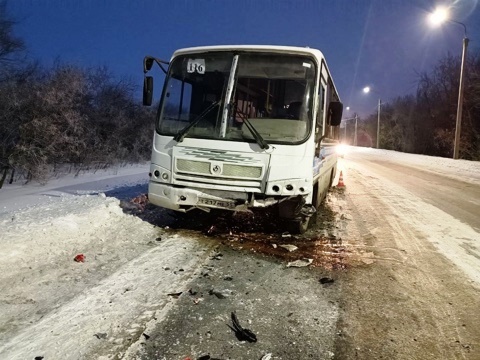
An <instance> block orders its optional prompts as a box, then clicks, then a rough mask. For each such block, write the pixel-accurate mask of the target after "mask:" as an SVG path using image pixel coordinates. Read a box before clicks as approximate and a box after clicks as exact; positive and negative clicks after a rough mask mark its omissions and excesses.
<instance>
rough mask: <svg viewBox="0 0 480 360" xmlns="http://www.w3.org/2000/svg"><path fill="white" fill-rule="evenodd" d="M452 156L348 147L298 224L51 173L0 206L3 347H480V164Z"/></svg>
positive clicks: (46, 353) (52, 353)
mask: <svg viewBox="0 0 480 360" xmlns="http://www.w3.org/2000/svg"><path fill="white" fill-rule="evenodd" d="M433 162H436V163H437V164H436V165H435V166H433V165H432V166H430V165H429V164H430V163H433ZM443 163H444V162H443V160H442V159H438V158H426V157H421V156H415V155H408V156H407V155H406V154H399V153H394V152H388V151H379V150H375V149H362V148H357V149H351V151H350V152H349V153H348V154H347V155H346V156H345V158H344V159H340V169H341V170H342V175H343V180H344V183H345V185H346V186H345V187H344V188H334V189H332V191H331V192H330V193H329V195H328V197H327V200H326V202H325V204H324V207H323V208H322V209H321V211H320V212H319V214H318V217H317V219H316V220H317V221H316V224H315V225H314V226H312V228H311V229H309V231H307V233H306V234H305V235H302V236H291V235H289V234H284V233H282V232H281V231H280V230H279V226H278V225H279V224H277V223H276V222H275V220H274V219H272V218H271V217H269V216H268V214H267V215H264V216H258V214H256V215H255V216H254V217H245V216H241V215H237V216H234V217H229V216H227V215H222V214H220V215H219V214H213V215H212V216H204V215H202V214H192V215H188V216H176V215H175V214H174V213H172V212H169V211H165V210H162V209H159V208H154V207H151V206H148V205H147V206H146V207H144V206H143V205H144V204H141V205H139V203H138V201H137V202H136V203H134V202H126V201H122V202H119V201H118V200H117V199H115V198H118V199H122V200H125V194H129V196H134V195H133V194H132V191H133V192H135V191H136V192H138V193H139V194H141V192H143V191H145V187H144V186H142V185H141V184H140V185H139V184H138V183H137V182H134V185H132V186H130V187H128V186H127V187H125V188H123V189H122V188H121V189H120V190H118V189H117V190H111V189H110V191H107V192H106V193H107V196H106V197H105V196H104V195H102V193H101V191H102V189H100V188H98V186H99V185H98V183H95V182H94V181H93V180H92V179H90V180H89V182H88V183H87V184H85V183H83V184H81V183H80V182H78V180H76V181H77V182H76V184H74V185H69V186H65V184H58V186H50V187H48V192H45V193H44V194H42V196H45V195H48V196H50V201H49V202H48V203H46V204H44V205H42V203H41V198H40V197H37V196H36V197H35V204H36V205H35V206H34V207H31V208H28V209H21V210H18V209H17V208H14V211H13V212H12V211H11V210H10V209H9V208H8V207H6V208H3V209H2V212H0V226H1V227H2V230H3V231H2V233H1V234H0V240H1V241H0V246H1V247H2V248H1V250H2V254H4V256H3V257H2V258H1V259H0V280H1V281H0V284H1V292H0V315H1V316H0V358H2V359H3V358H5V359H28V358H31V359H33V358H35V357H42V356H43V358H44V359H45V360H49V359H60V358H61V359H99V360H107V359H144V360H146V359H167V360H170V359H172V360H174V359H182V360H183V359H187V358H189V359H192V360H193V359H199V358H202V357H203V359H207V358H208V356H210V357H211V358H212V359H236V360H241V359H248V360H250V359H261V358H262V357H268V355H269V354H271V359H285V360H287V359H288V360H290V359H480V336H479V334H480V311H478V309H479V308H480V250H479V249H480V235H479V232H480V230H479V229H480V223H479V216H478V214H480V189H479V186H480V179H479V178H478V176H477V175H478V174H477V172H476V170H475V169H477V168H478V167H477V165H478V163H465V162H463V163H462V162H456V163H454V162H448V163H447V165H448V168H447V167H445V166H444V165H443ZM439 164H440V165H439ZM458 164H460V165H462V166H463V167H462V166H460V167H458V166H457V165H458ZM452 169H453V170H452ZM468 169H470V170H468ZM471 169H473V170H471ZM337 175H338V174H337ZM128 176H130V177H131V176H133V175H132V174H130V173H129V175H128ZM111 179H112V177H108V178H107V179H102V182H103V183H102V184H104V185H105V186H106V187H107V185H109V186H110V185H111V184H110V183H109V181H111ZM337 179H338V177H337ZM334 183H335V184H336V183H337V181H335V182H334ZM75 186H78V189H77V190H79V191H78V192H77V190H75ZM102 186H103V185H102ZM62 189H68V191H65V190H62ZM18 191H20V190H19V189H18ZM64 191H65V192H66V193H67V194H75V193H79V194H90V195H68V196H63V195H62V192H64ZM32 194H36V192H30V193H29V196H30V197H31V196H33V195H32ZM97 194H98V195H97ZM0 195H1V194H0ZM1 199H2V198H1V196H0V200H1ZM138 199H142V198H141V197H138V198H137V200H138ZM19 201H20V200H19ZM17 207H18V206H17ZM122 209H123V212H122ZM282 245H295V246H297V247H298V248H297V249H296V250H294V251H289V250H288V246H287V247H282ZM290 249H291V248H290ZM79 252H82V253H84V254H85V255H86V261H85V263H75V262H73V261H72V259H73V256H74V255H75V254H77V253H79ZM305 259H310V260H309V261H307V262H305ZM296 260H301V261H303V262H300V265H307V264H308V263H309V262H310V261H311V264H310V265H307V266H301V267H291V266H288V265H292V264H295V261H296ZM232 312H235V314H236V315H237V316H238V320H239V322H240V324H241V325H242V326H243V327H244V328H248V329H250V330H251V331H252V332H254V334H255V335H256V337H257V341H256V342H248V341H245V340H243V341H241V340H240V339H239V338H238V336H239V335H238V333H236V332H235V331H234V330H233V329H232V326H233V324H232V320H231V314H232Z"/></svg>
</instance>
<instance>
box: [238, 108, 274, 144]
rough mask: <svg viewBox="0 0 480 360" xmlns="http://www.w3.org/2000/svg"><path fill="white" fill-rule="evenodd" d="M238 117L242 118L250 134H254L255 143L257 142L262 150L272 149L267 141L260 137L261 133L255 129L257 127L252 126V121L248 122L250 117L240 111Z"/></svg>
mask: <svg viewBox="0 0 480 360" xmlns="http://www.w3.org/2000/svg"><path fill="white" fill-rule="evenodd" d="M237 115H239V116H240V118H241V119H242V120H243V122H244V123H245V125H246V126H247V129H248V130H250V132H251V133H252V135H253V138H254V139H255V141H256V142H257V144H258V145H260V148H262V149H264V150H266V149H268V148H270V145H268V143H267V142H266V141H265V139H264V138H263V137H262V135H260V133H259V132H258V131H257V129H255V127H254V126H253V125H252V123H251V122H250V120H248V116H247V115H245V114H243V113H242V112H240V111H238V112H237Z"/></svg>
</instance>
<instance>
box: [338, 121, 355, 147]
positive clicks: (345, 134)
mask: <svg viewBox="0 0 480 360" xmlns="http://www.w3.org/2000/svg"><path fill="white" fill-rule="evenodd" d="M349 120H355V135H354V138H353V145H354V146H357V121H358V115H357V114H355V117H352V118H348V119H342V121H344V122H345V136H344V137H345V141H346V140H347V121H349Z"/></svg>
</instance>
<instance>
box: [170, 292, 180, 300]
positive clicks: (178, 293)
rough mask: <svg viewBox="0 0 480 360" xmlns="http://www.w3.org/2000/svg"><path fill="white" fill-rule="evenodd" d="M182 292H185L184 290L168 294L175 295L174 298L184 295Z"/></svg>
mask: <svg viewBox="0 0 480 360" xmlns="http://www.w3.org/2000/svg"><path fill="white" fill-rule="evenodd" d="M182 294H183V291H180V292H176V293H170V294H167V295H168V296H171V297H173V298H174V299H178V298H179V296H180V295H182Z"/></svg>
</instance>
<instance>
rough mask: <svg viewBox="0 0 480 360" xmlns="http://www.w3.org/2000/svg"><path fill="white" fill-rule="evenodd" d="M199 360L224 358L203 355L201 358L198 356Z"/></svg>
mask: <svg viewBox="0 0 480 360" xmlns="http://www.w3.org/2000/svg"><path fill="white" fill-rule="evenodd" d="M197 360H222V359H218V358H213V357H211V356H210V355H202V356H200V357H199V358H197Z"/></svg>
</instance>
